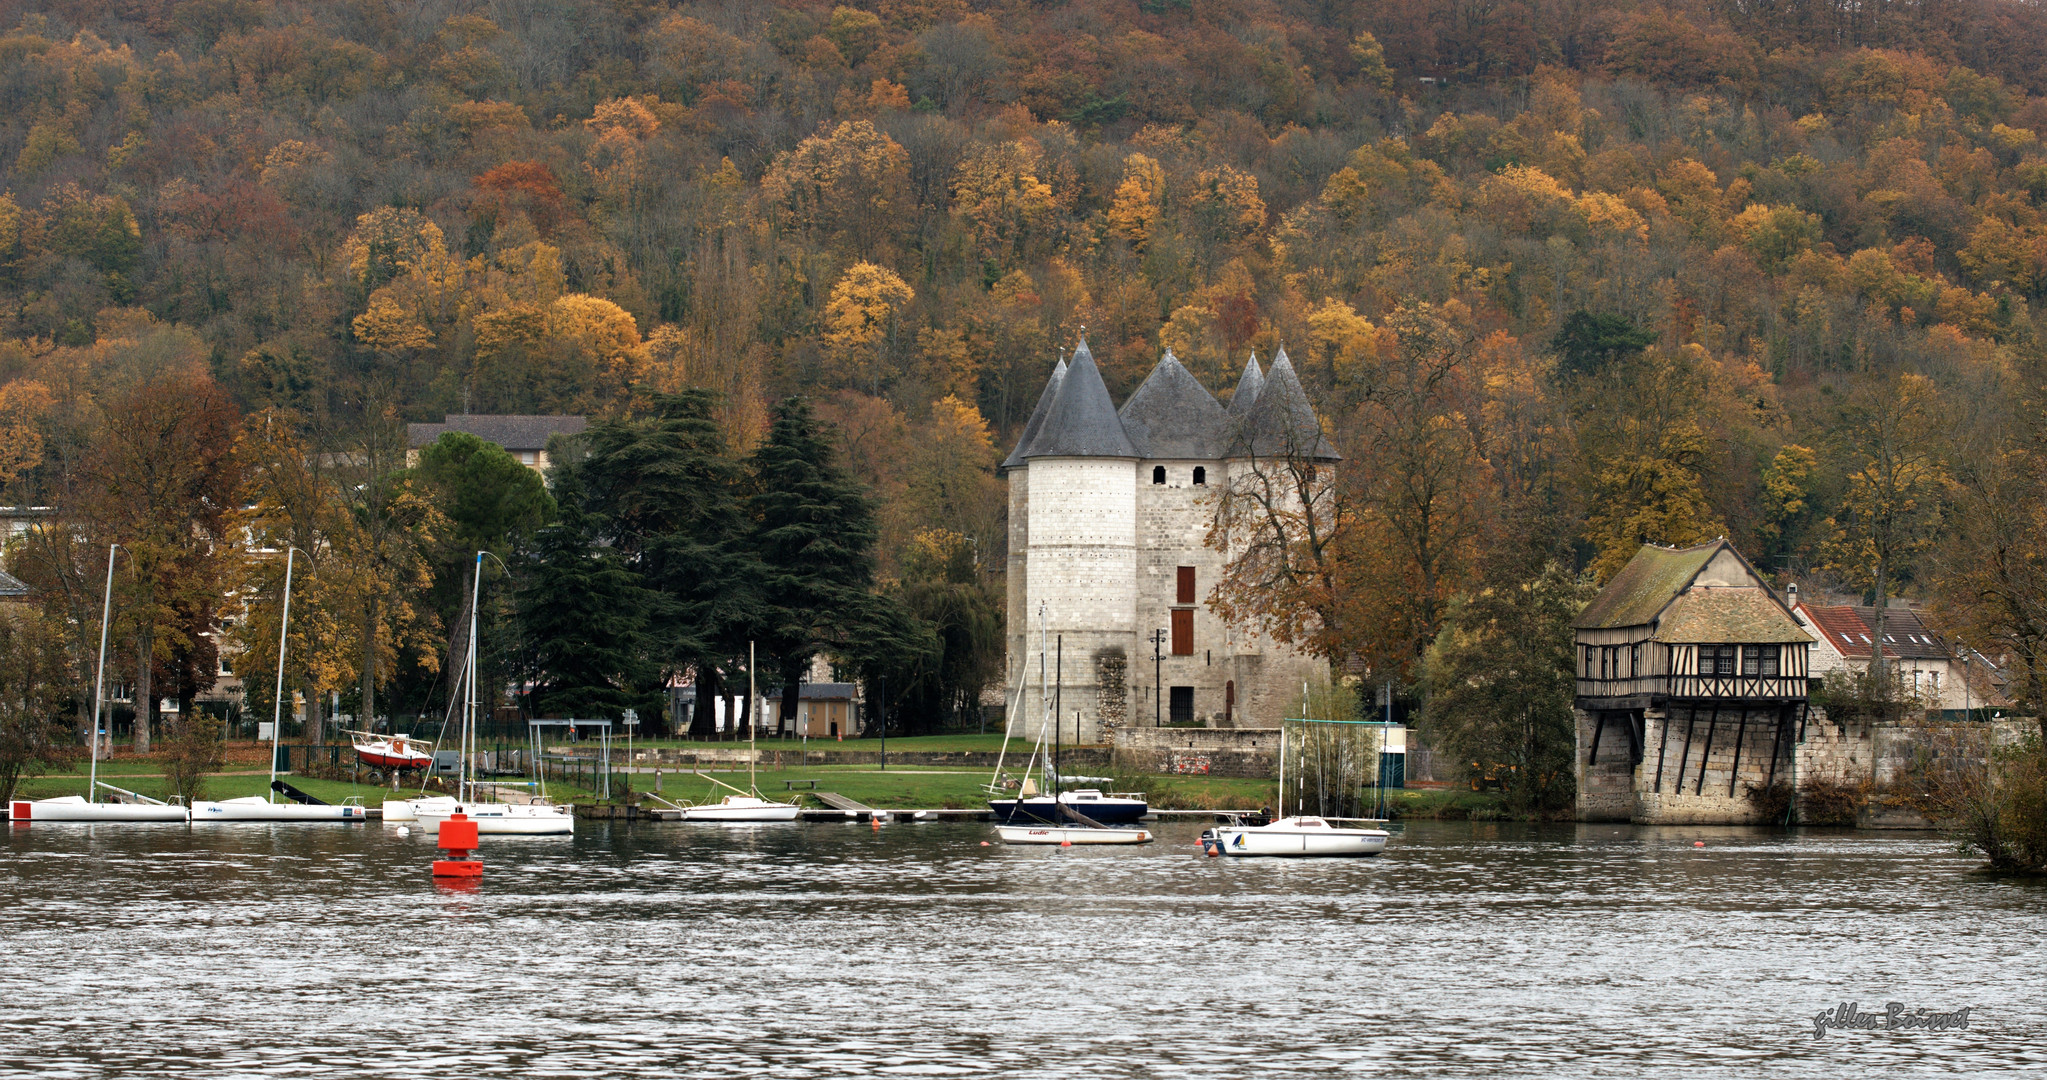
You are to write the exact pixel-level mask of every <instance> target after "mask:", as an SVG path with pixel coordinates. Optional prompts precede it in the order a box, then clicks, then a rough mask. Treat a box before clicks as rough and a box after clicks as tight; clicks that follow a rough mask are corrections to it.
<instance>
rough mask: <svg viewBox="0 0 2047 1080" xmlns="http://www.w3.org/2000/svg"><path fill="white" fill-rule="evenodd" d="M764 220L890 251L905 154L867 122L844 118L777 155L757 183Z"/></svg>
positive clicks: (905, 203) (902, 194) (906, 168)
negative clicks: (766, 217) (772, 219)
mask: <svg viewBox="0 0 2047 1080" xmlns="http://www.w3.org/2000/svg"><path fill="white" fill-rule="evenodd" d="M760 194H761V199H762V201H763V202H764V203H765V204H766V206H767V208H768V210H769V212H770V214H771V215H772V216H773V217H775V218H777V219H779V220H780V221H781V222H782V223H783V224H785V225H786V226H788V227H790V228H793V229H796V230H799V231H802V232H806V233H809V234H811V235H813V236H815V237H817V238H819V239H822V240H827V241H833V242H842V243H844V244H845V245H846V246H847V247H849V248H850V249H852V250H856V251H863V252H874V251H877V250H880V249H882V248H885V247H891V246H893V238H894V237H895V235H896V234H897V232H898V230H900V229H901V228H902V226H903V221H902V214H903V211H904V210H905V209H906V208H908V207H909V206H910V205H911V204H912V202H913V199H912V198H911V195H910V155H909V152H908V151H906V150H904V149H903V148H902V146H900V145H899V144H897V142H896V141H895V140H894V139H891V138H889V137H888V136H887V135H885V134H883V133H882V132H881V131H880V130H878V129H876V128H875V126H874V124H873V123H872V122H871V121H867V120H848V121H846V122H845V123H842V124H840V125H839V126H837V127H835V128H833V129H832V130H831V131H830V132H829V133H826V134H820V135H812V136H811V137H810V138H807V139H805V140H803V141H802V142H801V143H798V144H797V146H796V149H794V150H791V151H788V152H786V153H783V154H781V155H778V156H777V157H776V158H775V162H774V164H773V165H771V166H769V168H768V172H767V175H766V176H764V177H762V178H761V187H760Z"/></svg>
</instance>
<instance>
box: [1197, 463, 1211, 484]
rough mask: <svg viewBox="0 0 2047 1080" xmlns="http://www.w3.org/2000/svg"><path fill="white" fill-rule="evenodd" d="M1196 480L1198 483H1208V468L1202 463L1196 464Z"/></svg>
mask: <svg viewBox="0 0 2047 1080" xmlns="http://www.w3.org/2000/svg"><path fill="white" fill-rule="evenodd" d="M1194 482H1195V483H1196V484H1197V485H1198V484H1206V483H1208V469H1206V468H1205V467H1203V466H1200V465H1196V466H1194Z"/></svg>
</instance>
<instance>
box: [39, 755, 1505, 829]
mask: <svg viewBox="0 0 2047 1080" xmlns="http://www.w3.org/2000/svg"><path fill="white" fill-rule="evenodd" d="M891 741H896V740H891ZM125 764H131V765H136V766H148V765H149V764H150V763H148V762H130V763H125ZM152 771H154V770H152ZM710 775H714V776H716V777H717V778H718V779H719V780H722V781H724V782H725V783H727V784H731V785H733V786H734V787H739V788H744V787H745V786H746V780H747V774H746V770H745V769H730V768H721V769H719V770H718V771H716V772H715V773H711V774H710ZM757 775H758V781H757V782H758V784H759V786H760V790H761V792H762V794H765V795H767V796H769V797H770V798H789V797H791V792H790V791H789V789H788V787H787V786H786V784H785V781H789V780H816V781H818V785H817V786H818V788H819V789H820V790H823V791H832V792H837V793H838V794H840V795H844V796H846V797H847V798H849V799H853V800H855V801H856V802H860V803H864V804H866V805H868V806H875V807H882V808H885V809H904V808H920V809H937V808H956V809H978V808H980V807H981V806H982V805H983V804H984V803H985V802H987V800H988V794H987V793H986V792H985V791H983V790H982V785H984V784H986V783H987V782H988V778H989V771H988V770H986V769H978V768H976V769H965V768H951V769H949V768H944V767H938V766H910V765H898V766H892V767H890V768H889V769H887V770H885V771H884V770H881V769H878V768H876V767H875V766H872V765H818V766H811V767H808V768H783V769H763V770H761V771H760V772H759V773H758V774H757ZM101 776H102V778H104V779H107V780H108V781H109V782H111V783H114V784H118V785H120V786H121V787H124V788H127V789H128V790H130V791H134V792H138V793H140V794H143V795H148V796H151V797H153V798H159V799H162V798H167V797H168V795H167V791H168V788H167V786H166V783H165V781H164V779H163V777H162V776H161V775H156V776H151V775H137V773H135V772H128V773H121V774H112V773H107V772H105V771H102V773H101ZM286 779H288V780H289V782H290V783H291V784H292V785H293V786H294V787H297V788H298V789H299V790H301V791H304V792H306V793H307V794H309V795H312V796H313V797H315V798H318V799H323V800H325V801H327V802H330V803H339V802H341V801H342V800H343V799H346V798H350V797H355V798H360V799H361V800H362V801H363V805H365V806H381V805H383V802H384V800H385V799H387V798H392V797H399V798H403V797H408V796H410V795H411V794H412V793H414V792H416V791H417V790H418V789H417V787H416V786H415V784H416V781H415V783H414V784H408V785H406V787H405V788H404V789H402V790H401V791H399V792H393V791H392V790H391V789H390V788H389V787H373V786H370V785H368V784H351V783H348V782H346V781H335V780H315V779H311V778H308V777H301V776H287V777H286ZM507 779H516V778H511V777H508V778H507ZM269 782H270V775H269V773H268V772H267V771H264V772H256V771H253V770H238V771H235V772H229V773H214V774H210V775H208V776H207V778H206V785H205V788H204V790H203V791H202V792H201V797H202V798H207V799H232V798H238V797H241V796H244V795H262V794H263V793H264V791H266V790H267V789H268V786H269ZM611 783H612V795H613V797H614V799H615V800H622V799H623V798H624V797H625V796H626V793H627V790H628V788H630V789H631V790H633V791H638V792H643V793H644V792H651V791H653V789H654V774H653V772H652V771H651V770H644V771H641V772H638V773H625V772H618V773H614V774H613V775H612V781H611ZM85 786H86V785H85V776H84V774H83V772H82V771H81V772H79V773H78V774H75V775H51V776H37V777H25V778H23V780H22V781H21V786H20V791H19V793H18V796H17V797H19V798H26V799H46V798H50V797H52V796H56V795H83V794H85ZM1101 786H1102V787H1104V788H1106V789H1107V790H1111V791H1141V792H1144V793H1145V795H1146V796H1147V797H1148V798H1149V799H1150V801H1151V804H1152V806H1154V807H1155V808H1157V809H1161V810H1180V809H1190V810H1250V809H1256V808H1257V807H1260V806H1265V805H1268V804H1270V803H1271V801H1272V799H1273V785H1272V783H1271V782H1270V781H1265V780H1237V779H1229V778H1225V777H1211V776H1120V777H1116V778H1115V779H1114V782H1112V783H1108V784H1104V785H1101ZM547 792H548V795H549V797H550V798H552V799H553V800H554V801H555V802H558V803H569V802H595V801H597V797H596V793H595V792H594V791H590V790H587V789H584V788H581V787H577V786H575V785H571V784H567V783H563V782H560V781H553V780H551V781H549V782H548V785H547ZM726 794H728V792H727V790H726V789H725V788H722V787H719V786H718V785H716V784H713V783H711V781H710V780H709V779H707V778H706V777H704V776H698V775H694V774H692V773H689V772H680V771H675V770H664V771H663V773H662V776H661V795H662V797H664V798H667V799H670V800H673V801H676V802H695V803H703V802H715V801H716V800H717V799H719V798H721V797H723V796H724V795H726ZM795 794H799V795H800V794H803V792H802V791H798V792H796V793H795ZM1402 794H1429V795H1436V796H1440V795H1446V794H1447V795H1452V796H1454V795H1456V794H1457V793H1456V792H1447V793H1445V792H1430V793H1402ZM1467 794H1468V793H1467ZM803 803H804V805H806V806H813V807H821V806H822V805H823V804H822V803H820V802H819V801H818V800H816V799H805V800H803ZM1414 810H1415V811H1416V812H1413V813H1409V814H1400V815H1397V816H1414V817H1425V816H1439V815H1438V814H1436V813H1431V812H1429V811H1427V810H1425V809H1424V808H1422V807H1420V806H1416V807H1415V808H1414ZM1460 816H1461V815H1460Z"/></svg>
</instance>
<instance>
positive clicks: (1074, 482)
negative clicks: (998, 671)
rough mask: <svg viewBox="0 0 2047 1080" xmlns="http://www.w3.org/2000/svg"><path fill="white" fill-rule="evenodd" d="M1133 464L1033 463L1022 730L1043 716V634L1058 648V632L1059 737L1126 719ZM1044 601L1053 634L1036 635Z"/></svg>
mask: <svg viewBox="0 0 2047 1080" xmlns="http://www.w3.org/2000/svg"><path fill="white" fill-rule="evenodd" d="M1136 470H1137V463H1136V462H1134V461H1131V460H1128V459H1122V458H1034V459H1032V460H1031V464H1030V473H1031V477H1030V481H1029V482H1030V496H1031V498H1030V507H1029V516H1030V526H1029V537H1028V543H1029V556H1028V558H1027V560H1026V566H1025V570H1024V573H1025V577H1026V579H1027V580H1026V584H1025V592H1024V608H1023V610H1022V612H1020V613H1019V614H1020V615H1021V616H1022V621H1023V622H1024V623H1025V625H1024V627H1023V634H1022V635H1021V637H1022V639H1023V642H1022V643H1023V644H1024V645H1025V647H1026V648H1025V651H1024V655H1025V657H1026V659H1025V662H1024V665H1023V667H1024V668H1025V669H1027V670H1025V673H1024V679H1023V682H1024V688H1025V689H1024V693H1023V695H1022V702H1023V703H1022V706H1021V708H1020V709H1019V710H1018V717H1017V719H1018V724H1017V725H1016V728H1017V730H1018V732H1019V733H1020V734H1026V735H1029V736H1032V737H1035V736H1036V735H1037V733H1038V732H1039V730H1040V729H1041V728H1042V727H1043V724H1044V717H1045V716H1046V710H1045V706H1046V698H1045V696H1042V695H1041V693H1040V688H1039V687H1040V684H1039V680H1038V677H1037V671H1038V653H1039V651H1040V644H1041V641H1042V642H1043V643H1044V644H1045V645H1046V646H1047V647H1048V648H1051V649H1053V650H1054V651H1060V646H1059V645H1058V644H1057V643H1058V642H1059V641H1060V639H1061V638H1063V639H1064V641H1063V657H1064V661H1063V678H1061V679H1059V680H1057V681H1058V682H1059V683H1060V684H1061V687H1063V690H1062V691H1061V692H1059V693H1057V694H1056V695H1054V696H1055V697H1056V698H1057V699H1058V704H1059V705H1060V707H1061V709H1062V711H1063V715H1062V716H1061V717H1060V721H1061V723H1062V724H1063V725H1065V726H1064V729H1063V730H1064V737H1065V738H1067V739H1073V738H1075V737H1076V729H1075V726H1074V725H1075V724H1076V723H1078V725H1079V727H1078V737H1079V738H1080V739H1081V740H1082V741H1087V742H1093V741H1096V740H1097V739H1098V738H1099V732H1100V730H1101V728H1102V726H1103V722H1104V720H1105V719H1106V720H1107V721H1108V722H1109V723H1110V724H1116V723H1121V722H1123V721H1124V720H1125V719H1126V718H1127V717H1128V714H1129V695H1128V691H1127V689H1125V687H1127V680H1128V670H1129V665H1130V661H1131V658H1132V657H1133V656H1134V655H1135V653H1136V651H1137V650H1136V641H1137V631H1136V627H1135V625H1134V618H1135V612H1136V597H1135V587H1136V581H1137V513H1136V499H1135V497H1134V488H1135V486H1136V477H1137V472H1136ZM1040 605H1043V607H1044V608H1045V612H1046V616H1047V620H1048V624H1047V629H1048V633H1049V638H1042V637H1041V635H1040V633H1039V627H1038V609H1039V607H1040ZM1076 713H1078V714H1079V716H1078V719H1077V720H1076V717H1075V714H1076Z"/></svg>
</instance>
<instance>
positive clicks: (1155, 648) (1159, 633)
mask: <svg viewBox="0 0 2047 1080" xmlns="http://www.w3.org/2000/svg"><path fill="white" fill-rule="evenodd" d="M1165 645H1166V632H1165V631H1164V630H1153V631H1152V632H1151V726H1153V727H1165V726H1166V725H1165V724H1164V723H1163V722H1162V720H1163V717H1164V712H1163V710H1164V708H1165V706H1164V704H1163V699H1164V698H1165V696H1166V686H1165V675H1164V672H1165V661H1166V654H1165V652H1164V649H1165Z"/></svg>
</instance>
